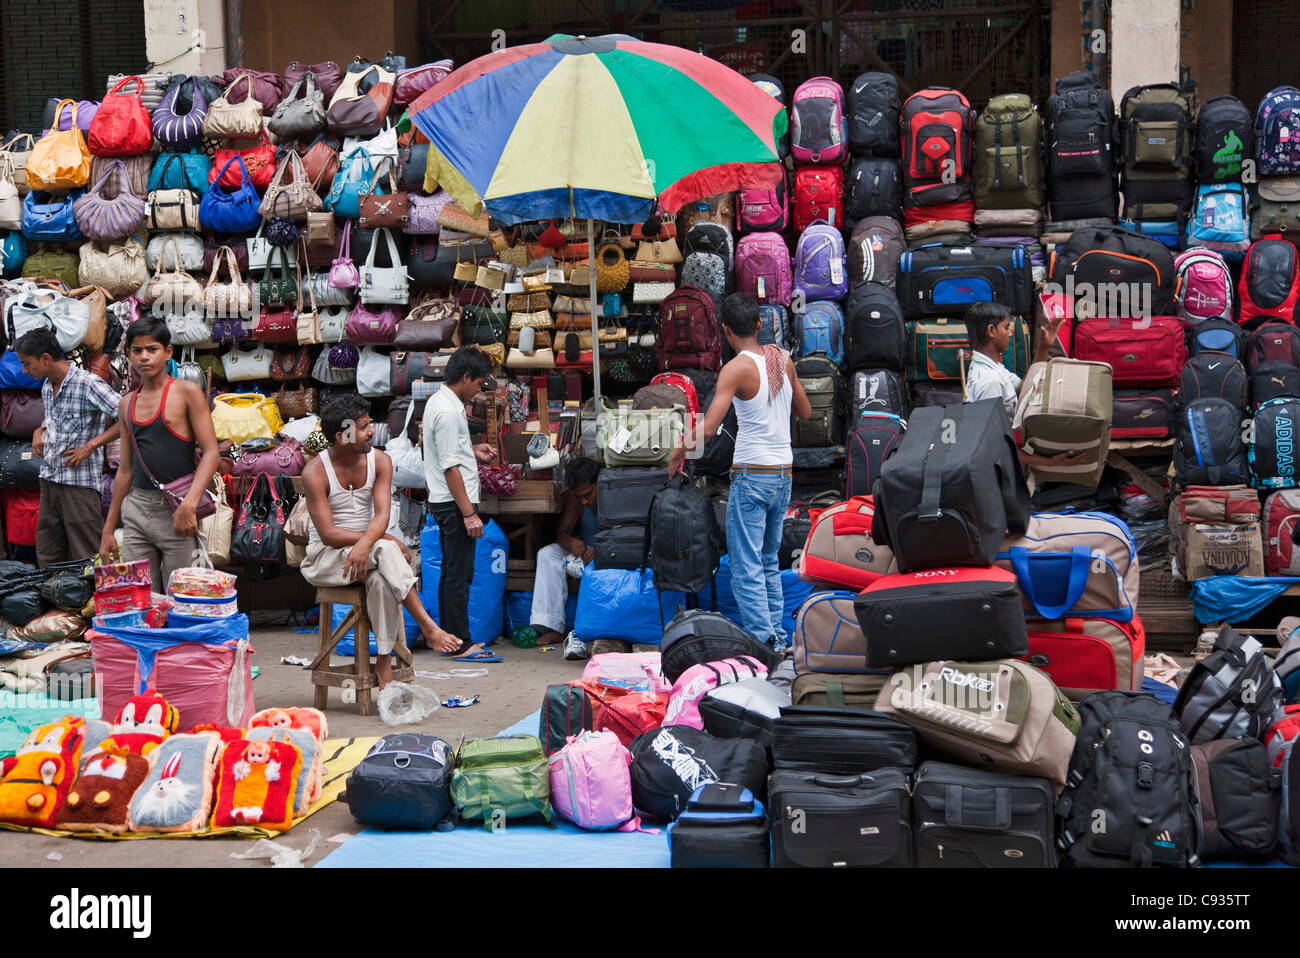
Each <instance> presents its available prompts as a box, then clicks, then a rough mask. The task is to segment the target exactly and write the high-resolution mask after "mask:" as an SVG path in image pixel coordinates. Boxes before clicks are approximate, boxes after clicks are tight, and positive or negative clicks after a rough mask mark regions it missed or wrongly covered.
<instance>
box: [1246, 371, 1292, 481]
mask: <svg viewBox="0 0 1300 958" xmlns="http://www.w3.org/2000/svg"><path fill="white" fill-rule="evenodd" d="M1260 368H1261V369H1262V368H1263V367H1260ZM1298 428H1300V398H1296V397H1293V396H1279V397H1278V398H1277V399H1269V400H1267V401H1266V402H1264V403H1262V404H1261V405H1260V407H1259V409H1257V410H1256V411H1255V421H1254V427H1253V428H1252V430H1251V433H1250V435H1251V441H1250V442H1249V443H1248V445H1247V451H1246V461H1247V462H1248V463H1249V465H1250V475H1251V483H1250V484H1251V485H1252V486H1254V487H1255V488H1256V489H1294V488H1296V487H1297V486H1300V476H1297V474H1296V454H1297V452H1300V450H1298V449H1297V448H1296V438H1297V429H1298Z"/></svg>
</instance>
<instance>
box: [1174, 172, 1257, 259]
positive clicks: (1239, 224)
mask: <svg viewBox="0 0 1300 958" xmlns="http://www.w3.org/2000/svg"><path fill="white" fill-rule="evenodd" d="M1184 241H1185V244H1186V245H1187V246H1203V247H1205V248H1206V249H1211V250H1217V251H1218V252H1220V253H1222V254H1223V255H1224V256H1225V257H1226V258H1229V259H1231V260H1232V261H1233V262H1238V261H1240V259H1241V257H1242V256H1243V255H1245V252H1246V250H1248V249H1249V248H1250V194H1249V193H1248V192H1247V190H1246V188H1245V187H1244V186H1242V185H1241V184H1240V183H1211V184H1207V185H1205V186H1198V187H1197V188H1196V201H1195V205H1194V206H1193V208H1192V215H1191V216H1190V217H1189V218H1188V220H1187V229H1186V231H1185V233H1184Z"/></svg>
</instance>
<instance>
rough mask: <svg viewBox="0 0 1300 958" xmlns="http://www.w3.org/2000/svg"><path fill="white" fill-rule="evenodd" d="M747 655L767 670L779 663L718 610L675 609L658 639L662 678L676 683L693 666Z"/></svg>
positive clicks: (779, 661) (761, 644)
mask: <svg viewBox="0 0 1300 958" xmlns="http://www.w3.org/2000/svg"><path fill="white" fill-rule="evenodd" d="M741 655H748V656H751V657H753V658H755V659H758V661H760V662H762V663H763V664H764V665H765V666H767V670H768V671H769V672H770V671H772V669H774V668H776V667H777V666H778V665H780V664H781V656H779V655H777V654H776V653H775V652H774V651H772V649H771V647H769V646H767V645H764V644H763V643H762V642H759V641H758V640H757V639H755V638H754V637H753V636H752V635H750V634H749V633H748V632H746V631H745V630H744V629H742V628H741V627H740V626H738V625H736V623H734V622H732V621H731V620H730V619H728V618H727V617H726V616H725V615H723V614H722V613H721V612H710V611H707V610H705V609H679V610H678V612H677V614H676V615H674V616H673V617H672V621H670V622H669V623H668V625H667V626H666V627H665V628H664V634H663V638H662V639H660V641H659V661H660V666H661V668H662V669H663V673H664V678H666V679H667V680H668V681H669V682H676V681H677V679H678V678H680V677H681V674H682V673H683V672H685V671H686V670H687V669H689V668H690V667H691V666H693V665H703V664H704V663H705V662H719V661H721V660H722V659H730V658H735V657H737V656H741Z"/></svg>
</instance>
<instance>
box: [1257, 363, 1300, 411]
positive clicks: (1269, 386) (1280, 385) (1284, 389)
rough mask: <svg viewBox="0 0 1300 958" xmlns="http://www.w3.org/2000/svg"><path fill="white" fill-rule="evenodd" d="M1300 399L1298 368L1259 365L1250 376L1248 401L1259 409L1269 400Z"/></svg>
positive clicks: (1280, 365) (1290, 365)
mask: <svg viewBox="0 0 1300 958" xmlns="http://www.w3.org/2000/svg"><path fill="white" fill-rule="evenodd" d="M1284 397H1291V398H1296V397H1300V366H1294V365H1292V364H1291V363H1283V362H1271V363H1260V364H1259V365H1258V366H1256V367H1255V368H1254V369H1253V370H1252V371H1251V374H1250V401H1251V403H1253V404H1254V406H1255V408H1259V407H1260V406H1262V405H1264V403H1266V402H1268V401H1269V400H1270V399H1282V398H1284Z"/></svg>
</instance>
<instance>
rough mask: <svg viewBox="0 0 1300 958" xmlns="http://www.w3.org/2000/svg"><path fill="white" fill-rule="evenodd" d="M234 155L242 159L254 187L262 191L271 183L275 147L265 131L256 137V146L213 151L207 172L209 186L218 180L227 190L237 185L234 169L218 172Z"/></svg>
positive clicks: (237, 179)
mask: <svg viewBox="0 0 1300 958" xmlns="http://www.w3.org/2000/svg"><path fill="white" fill-rule="evenodd" d="M235 157H239V158H240V159H241V160H243V162H244V170H245V172H246V173H247V175H248V181H249V182H250V183H252V184H253V188H254V189H256V190H257V191H258V192H263V191H265V190H266V188H267V187H268V186H270V185H271V177H272V176H274V175H275V147H273V146H272V145H271V139H270V137H268V136H267V135H266V133H262V135H261V136H259V137H258V138H257V145H256V146H251V147H248V148H246V149H242V150H237V149H234V148H221V149H218V150H215V151H213V154H212V169H211V170H210V171H209V172H208V185H209V186H210V185H212V183H214V182H220V183H221V185H222V186H224V187H225V188H226V189H227V190H233V189H236V188H237V187H238V186H239V176H238V174H237V173H235V172H234V171H230V172H219V171H221V170H223V169H224V167H225V164H226V163H228V162H229V161H230V160H232V159H234V158H235Z"/></svg>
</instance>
